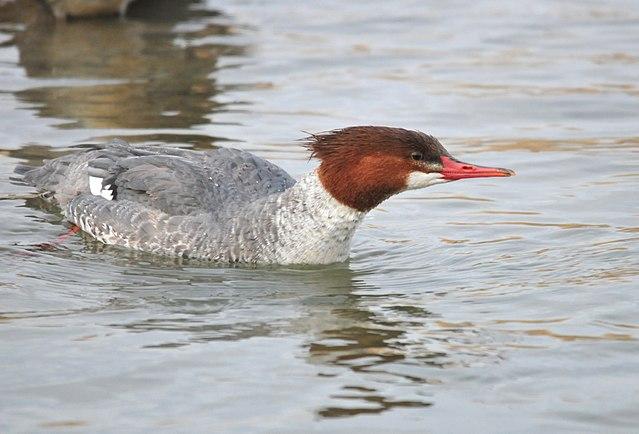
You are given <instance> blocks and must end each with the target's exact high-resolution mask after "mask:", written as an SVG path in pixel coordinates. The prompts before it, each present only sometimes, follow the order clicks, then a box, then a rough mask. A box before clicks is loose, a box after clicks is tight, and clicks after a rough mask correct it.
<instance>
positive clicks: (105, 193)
mask: <svg viewBox="0 0 639 434" xmlns="http://www.w3.org/2000/svg"><path fill="white" fill-rule="evenodd" d="M100 196H102V197H103V198H105V199H106V200H113V185H111V184H109V185H105V186H104V188H103V189H102V190H101V191H100Z"/></svg>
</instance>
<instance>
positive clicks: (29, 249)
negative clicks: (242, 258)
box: [0, 0, 639, 433]
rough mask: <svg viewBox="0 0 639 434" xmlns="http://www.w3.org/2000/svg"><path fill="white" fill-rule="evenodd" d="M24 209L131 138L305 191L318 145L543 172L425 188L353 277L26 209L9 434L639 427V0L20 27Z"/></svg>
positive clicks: (187, 7) (0, 224) (17, 276)
mask: <svg viewBox="0 0 639 434" xmlns="http://www.w3.org/2000/svg"><path fill="white" fill-rule="evenodd" d="M0 21H1V23H0V42H1V45H0V89H2V92H1V93H0V100H1V102H2V104H1V105H0V143H1V145H0V172H1V176H0V192H2V193H3V194H18V195H20V194H24V193H26V192H28V191H30V190H29V189H28V188H26V187H23V186H19V185H14V184H12V183H10V182H9V179H8V178H9V177H10V176H11V174H12V172H13V169H14V167H15V165H16V164H18V163H21V162H25V161H26V162H28V163H32V164H35V163H37V162H38V161H40V160H41V159H42V158H49V157H52V156H55V155H59V154H60V153H62V152H64V151H67V150H68V147H69V146H72V145H77V144H80V143H86V142H100V141H103V140H106V139H108V138H111V137H123V138H125V139H127V140H130V141H133V142H156V143H158V142H159V143H167V144H171V145H176V146H183V147H190V148H195V149H210V148H211V147H212V146H234V147H239V148H242V149H246V150H250V151H253V152H255V153H257V154H258V155H260V156H262V157H265V158H268V159H271V160H272V161H274V162H275V163H277V164H279V165H281V166H282V167H284V168H285V169H286V170H287V171H289V172H290V173H291V174H293V175H294V176H296V177H299V176H300V175H301V174H303V173H305V172H307V171H309V170H311V169H312V168H313V167H314V164H315V163H314V162H309V161H308V160H307V155H306V153H305V151H304V150H303V149H302V148H301V147H300V146H299V144H298V143H296V142H295V140H296V139H298V138H300V137H302V136H304V133H302V131H322V130H327V129H331V128H337V127H343V126H348V125H357V124H386V125H396V126H403V127H407V128H416V129H420V130H424V131H428V132H430V133H432V134H434V135H436V136H438V137H439V138H440V139H441V140H442V141H443V142H444V143H445V145H446V146H447V147H448V149H449V150H450V151H451V152H452V153H453V154H454V155H456V156H458V157H460V158H462V159H464V160H467V161H469V162H474V163H478V164H494V165H499V166H503V167H509V168H512V169H515V170H516V171H517V176H516V177H514V178H509V179H496V180H492V179H490V180H469V181H460V182H457V183H452V184H447V185H441V186H436V187H432V188H429V189H426V190H422V191H417V192H412V193H407V194H403V195H401V196H398V197H395V198H393V199H391V200H389V201H388V202H386V203H384V204H383V205H382V206H381V207H380V209H377V210H375V211H374V212H372V213H371V214H370V215H369V217H368V218H367V220H366V221H365V223H364V225H363V227H362V228H361V230H360V231H359V232H358V233H357V235H356V238H355V242H354V246H353V250H352V258H351V260H350V262H349V263H347V264H339V265H333V266H329V267H292V268H286V267H279V268H278V267H270V268H257V269H248V268H224V267H207V266H202V265H201V264H197V263H182V264H179V263H175V262H174V261H172V260H167V259H161V258H157V257H152V256H146V255H140V254H132V253H129V252H125V251H122V250H118V249H114V248H105V247H104V246H102V245H100V244H99V243H96V242H93V241H91V240H90V239H88V238H86V237H82V236H75V237H71V238H69V239H67V240H66V241H64V242H63V243H62V244H61V245H51V244H49V245H47V244H44V245H43V243H50V242H51V241H52V240H55V239H56V237H58V236H59V235H61V234H63V233H64V232H65V231H66V229H67V225H66V224H65V223H64V222H63V221H62V218H61V216H60V215H59V214H58V213H57V212H56V211H55V210H54V209H49V210H47V209H43V208H42V204H41V203H40V204H39V203H37V202H36V201H34V200H29V201H25V200H23V199H14V200H2V201H0V208H1V209H0V213H1V215H2V216H3V218H2V220H1V221H0V233H1V234H2V237H1V240H0V242H1V244H0V291H1V296H0V300H1V301H0V368H1V369H0V431H2V432H53V431H56V432H57V431H77V432H122V431H126V432H149V431H150V430H154V431H157V432H211V431H215V432H247V431H248V432H308V431H313V430H314V431H321V432H353V431H356V430H361V429H366V430H367V431H368V432H390V431H392V432H434V433H448V432H451V433H452V432H455V433H457V432H469V431H472V432H486V433H489V432H490V433H496V432H504V433H518V432H539V431H542V430H545V431H547V432H579V433H584V432H607V433H611V432H619V433H627V432H632V431H635V430H636V429H637V428H636V427H637V426H638V424H639V410H638V407H639V382H638V381H637V378H639V342H638V339H639V322H638V320H637V311H638V303H639V293H638V292H637V283H638V282H639V278H638V274H639V255H638V253H639V251H638V250H639V247H638V243H637V241H638V240H639V226H638V224H637V221H638V220H637V217H638V215H639V213H638V208H637V205H638V200H637V199H639V193H638V192H639V170H638V163H639V158H638V153H637V151H638V150H639V128H638V125H639V124H638V122H637V114H638V113H639V88H638V87H637V77H639V55H638V53H637V50H636V47H638V46H639V4H637V2H634V1H615V2H607V3H603V2H582V1H576V0H575V1H566V2H560V3H557V2H551V1H542V2H536V3H534V4H529V3H524V2H496V1H488V0H485V1H479V2H472V3H471V4H466V3H465V2H447V3H446V5H444V6H442V5H441V4H440V2H426V3H425V2H412V1H409V0H404V1H401V2H382V1H375V2H351V3H344V2H337V1H324V2H313V3H311V2H306V3H305V4H304V6H303V7H302V6H300V5H299V4H298V2H294V1H290V0H279V1H275V2H258V1H242V2H240V1H231V0H215V1H213V0H211V1H210V2H208V3H207V2H198V1H187V0H180V1H168V0H166V1H162V2H159V6H158V3H157V2H156V3H154V4H153V5H152V6H151V5H149V3H146V4H145V3H144V2H139V3H137V4H136V5H135V7H134V8H133V10H132V11H131V15H130V17H129V18H128V19H126V20H120V21H109V20H93V21H87V22H82V21H75V22H69V23H55V22H53V21H52V20H51V19H49V18H48V17H47V15H46V14H45V13H44V12H43V10H42V7H41V5H40V3H39V2H37V1H35V0H21V1H20V2H19V3H18V6H17V7H16V5H15V4H13V5H12V4H9V5H5V6H3V7H2V8H0Z"/></svg>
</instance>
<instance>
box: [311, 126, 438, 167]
mask: <svg viewBox="0 0 639 434" xmlns="http://www.w3.org/2000/svg"><path fill="white" fill-rule="evenodd" d="M303 142H304V144H303V146H304V147H305V148H306V149H308V150H309V151H311V158H318V159H320V160H326V159H327V158H328V159H330V157H340V159H349V158H353V157H356V156H358V155H359V156H362V155H366V154H371V153H388V152H392V153H399V152H401V151H405V152H410V151H418V152H421V153H422V154H423V156H424V160H425V161H433V162H439V157H440V156H441V155H448V152H447V151H446V150H445V149H444V147H443V146H442V145H441V143H439V141H438V140H437V139H436V138H434V137H433V136H430V135H427V134H424V133H422V132H419V131H412V130H406V129H404V128H393V127H375V126H357V127H348V128H343V129H337V130H331V131H326V132H322V133H317V134H310V135H309V137H307V138H305V139H303Z"/></svg>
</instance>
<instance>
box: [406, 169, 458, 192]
mask: <svg viewBox="0 0 639 434" xmlns="http://www.w3.org/2000/svg"><path fill="white" fill-rule="evenodd" d="M444 182H448V180H447V179H444V175H442V174H441V173H439V172H431V173H425V172H417V171H415V172H411V173H410V175H408V179H407V180H406V190H415V189H417V188H424V187H430V186H431V185H435V184H443V183H444Z"/></svg>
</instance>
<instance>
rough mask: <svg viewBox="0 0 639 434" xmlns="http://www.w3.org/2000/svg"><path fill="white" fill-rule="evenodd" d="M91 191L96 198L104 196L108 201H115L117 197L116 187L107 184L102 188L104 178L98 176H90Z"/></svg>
mask: <svg viewBox="0 0 639 434" xmlns="http://www.w3.org/2000/svg"><path fill="white" fill-rule="evenodd" d="M89 189H90V190H91V194H92V195H94V196H102V197H103V198H105V199H106V200H113V199H114V197H115V186H114V185H113V184H107V185H105V186H104V187H103V186H102V178H98V177H97V176H89Z"/></svg>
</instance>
